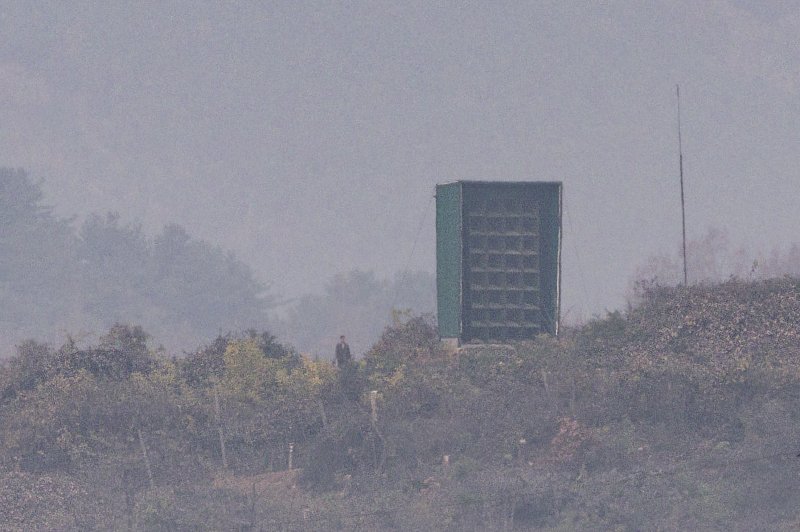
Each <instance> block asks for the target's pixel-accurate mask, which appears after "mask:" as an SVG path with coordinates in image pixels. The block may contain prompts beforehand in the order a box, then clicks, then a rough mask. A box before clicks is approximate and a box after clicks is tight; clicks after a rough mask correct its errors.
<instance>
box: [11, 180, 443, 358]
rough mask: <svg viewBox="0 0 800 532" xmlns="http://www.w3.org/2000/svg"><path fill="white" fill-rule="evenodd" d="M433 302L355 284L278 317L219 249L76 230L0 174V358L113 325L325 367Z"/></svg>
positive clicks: (333, 285) (424, 284) (186, 343)
mask: <svg viewBox="0 0 800 532" xmlns="http://www.w3.org/2000/svg"><path fill="white" fill-rule="evenodd" d="M274 290H277V291H279V290H280V286H279V285H276V286H274ZM434 297H435V288H434V281H433V276H432V275H430V274H399V275H398V276H397V277H396V279H394V280H392V281H385V280H380V279H378V278H377V277H376V276H375V275H374V274H371V273H363V272H351V273H350V274H344V275H339V276H336V277H334V278H333V279H332V280H331V281H330V283H329V284H328V289H327V291H326V293H324V294H321V295H315V296H311V295H309V296H306V297H303V298H300V299H299V300H298V301H296V302H294V303H290V304H289V305H288V306H287V305H284V307H283V308H282V309H280V310H281V312H280V314H279V317H275V315H274V313H271V311H273V310H274V307H275V301H276V297H275V295H274V292H271V291H270V290H268V287H267V285H266V284H265V283H264V282H262V281H261V280H259V279H257V278H256V276H255V275H254V273H253V271H252V270H251V269H250V268H249V267H248V266H247V265H246V264H244V263H243V262H242V261H240V260H238V259H237V258H236V257H235V256H234V255H233V254H231V253H229V252H225V251H224V250H223V249H222V248H220V247H218V246H214V245H211V244H209V243H207V242H204V241H202V240H198V239H196V238H192V237H191V236H190V235H189V234H188V233H187V232H186V230H184V229H183V228H182V227H180V226H178V225H167V226H165V227H164V228H163V230H162V231H161V232H160V233H159V234H157V235H155V236H149V235H146V234H145V233H144V232H143V231H142V228H141V227H140V226H139V225H137V224H132V223H128V222H124V221H122V219H121V218H120V216H119V215H117V214H103V215H97V214H95V215H91V216H89V217H87V218H86V219H85V221H83V223H81V224H76V223H75V221H74V220H72V219H64V218H60V217H57V216H56V215H55V214H54V213H53V212H52V210H51V209H50V208H49V207H48V206H47V204H46V203H45V202H44V197H43V193H42V190H41V188H40V186H39V185H38V184H37V183H35V182H33V181H32V180H31V179H30V177H29V176H28V175H27V174H26V173H25V172H24V171H23V170H14V169H8V168H0V357H5V356H8V355H9V354H10V353H12V352H13V350H14V346H15V345H17V344H19V343H20V342H21V341H23V340H25V339H31V338H32V339H37V340H42V341H50V342H56V343H58V342H61V341H63V340H64V338H65V337H66V336H67V335H69V336H70V337H72V338H73V339H74V340H76V341H78V342H80V341H83V340H85V341H94V340H96V339H97V338H98V337H99V336H100V335H102V334H104V333H105V331H107V330H108V329H109V327H111V326H112V325H113V324H115V323H123V324H135V325H141V326H142V327H143V328H144V330H145V331H146V332H147V333H148V334H149V335H150V336H151V337H152V341H151V344H152V345H159V344H161V345H164V346H165V347H166V348H167V349H168V350H169V351H170V352H172V353H173V354H180V353H181V351H187V350H193V349H196V348H198V347H199V345H198V344H199V343H202V342H210V341H211V340H213V338H214V337H215V336H217V335H220V334H225V333H227V332H229V331H233V332H237V331H243V330H245V329H251V328H252V329H259V330H263V329H274V330H276V331H277V332H279V333H280V334H281V335H282V337H283V338H285V339H286V340H288V341H289V342H295V343H296V344H297V347H298V348H299V349H301V350H303V351H305V352H309V353H312V354H319V355H323V356H324V355H325V354H326V353H327V346H329V345H330V346H332V345H333V344H334V343H335V341H336V337H337V336H338V334H339V333H340V332H341V333H342V334H348V336H350V337H351V338H352V341H351V343H352V344H353V345H354V347H355V348H357V349H364V348H366V347H367V344H368V343H370V342H371V341H373V340H374V339H375V338H377V337H378V335H379V333H380V331H381V329H382V328H383V327H384V326H385V325H386V324H387V323H389V321H390V316H391V308H392V306H393V304H394V305H395V306H397V307H401V308H413V309H414V310H415V311H418V312H426V311H433V309H434V308H435V307H434Z"/></svg>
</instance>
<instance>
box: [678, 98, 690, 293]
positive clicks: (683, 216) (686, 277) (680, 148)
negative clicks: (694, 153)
mask: <svg viewBox="0 0 800 532" xmlns="http://www.w3.org/2000/svg"><path fill="white" fill-rule="evenodd" d="M675 95H676V96H677V98H678V165H679V167H680V173H681V223H682V226H683V284H684V285H686V286H688V285H689V274H688V272H687V269H686V203H685V201H684V199H683V144H682V142H681V87H680V85H675Z"/></svg>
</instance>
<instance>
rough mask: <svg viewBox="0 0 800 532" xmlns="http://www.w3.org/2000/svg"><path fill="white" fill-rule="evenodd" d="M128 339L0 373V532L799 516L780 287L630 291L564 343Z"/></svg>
mask: <svg viewBox="0 0 800 532" xmlns="http://www.w3.org/2000/svg"><path fill="white" fill-rule="evenodd" d="M142 335H143V332H142V331H141V330H137V329H130V328H126V327H124V326H119V327H117V328H116V329H114V330H112V331H111V332H110V333H109V335H108V336H107V337H105V338H104V339H103V340H102V341H101V342H100V344H99V345H98V346H96V347H93V348H91V349H78V348H76V347H75V346H70V345H65V346H62V347H61V348H59V349H57V350H56V349H52V348H49V347H47V346H42V345H39V344H33V343H31V344H26V345H24V346H22V347H21V348H20V351H19V353H18V355H17V356H16V357H15V358H14V359H12V360H11V361H9V362H8V363H7V364H5V365H4V366H2V372H0V393H1V394H2V395H1V397H2V400H0V429H2V434H4V435H5V437H4V439H3V441H2V443H1V444H0V465H2V468H3V469H2V471H3V472H2V476H1V477H0V504H2V505H3V508H6V509H7V510H4V512H11V513H8V515H13V516H14V519H15V520H14V521H13V522H12V528H13V527H18V528H19V529H25V528H28V529H30V528H36V527H40V528H48V527H52V526H57V527H59V528H93V527H94V528H103V529H122V530H125V529H129V528H133V529H148V530H152V529H165V530H166V529H170V530H174V529H187V530H188V529H229V528H236V527H239V528H244V529H259V527H260V528H263V529H275V528H280V529H287V530H294V529H297V530H301V529H302V530H308V529H320V530H321V529H353V530H360V529H365V530H366V529H370V530H389V529H443V530H500V529H509V528H515V529H541V530H564V529H569V530H573V529H580V530H597V529H617V530H641V529H665V528H666V529H698V528H702V529H717V528H719V529H743V530H744V529H746V530H755V529H770V530H792V529H796V528H797V527H798V526H800V521H799V520H798V514H797V511H796V508H798V507H800V489H798V488H800V475H798V473H800V471H798V468H800V462H798V461H797V458H796V457H795V455H796V454H797V452H798V450H800V449H798V447H799V445H798V441H797V437H796V433H797V430H796V429H797V426H798V415H799V414H798V412H800V408H798V407H800V373H798V366H800V364H798V362H800V346H799V345H798V343H797V338H798V335H800V281H798V280H797V279H792V278H781V279H770V280H764V281H742V280H730V281H727V282H725V283H721V284H716V285H697V286H691V287H688V288H686V287H659V286H644V287H642V289H641V290H640V292H639V294H638V302H637V303H636V304H635V305H634V306H632V307H631V308H629V309H628V310H627V311H625V312H615V313H610V314H608V315H607V316H605V317H602V318H597V319H595V320H592V321H591V322H589V323H587V324H586V325H584V326H582V327H578V328H573V329H568V330H566V331H565V332H564V334H563V335H562V336H561V337H560V338H558V339H555V338H551V337H546V336H543V337H540V338H539V339H537V340H536V341H534V342H526V343H516V344H510V345H506V346H497V345H485V346H480V345H475V346H470V347H469V348H466V349H462V350H460V351H459V352H457V353H451V352H448V351H446V350H444V349H442V348H441V346H440V344H439V341H438V337H437V334H436V329H435V327H434V324H432V323H431V321H430V320H429V319H428V318H425V317H412V316H405V317H398V320H397V322H396V323H395V324H394V325H393V326H392V327H389V328H387V329H386V330H385V331H384V333H383V335H382V337H381V339H380V340H379V341H378V342H377V343H376V344H375V345H374V346H373V347H372V348H371V349H370V350H369V351H368V352H367V353H365V354H364V356H363V357H362V358H361V360H360V361H359V362H358V363H357V364H355V365H353V366H351V367H348V368H343V369H335V368H333V367H332V366H331V365H330V364H328V363H327V362H316V361H313V360H309V359H307V358H304V357H302V356H300V355H298V354H297V353H296V352H294V351H293V350H292V349H291V347H289V346H285V345H282V344H281V343H280V342H279V341H278V340H277V339H276V338H274V337H272V336H271V335H269V334H268V333H264V334H260V335H257V334H250V335H244V336H227V337H221V338H219V339H218V340H217V341H216V342H214V343H212V344H209V345H208V346H207V347H205V348H202V349H199V350H198V351H197V352H195V353H193V354H190V355H188V356H187V357H186V358H185V359H178V358H169V357H165V356H164V355H163V354H162V355H159V354H158V353H156V352H154V351H152V350H149V349H147V348H146V346H145V343H144V342H143V339H144V338H145V337H144V336H142ZM372 390H374V391H375V392H376V393H375V394H371V393H370V392H371V391H372ZM289 444H291V451H290V450H289ZM223 446H224V448H225V458H224V460H223V457H222V447H223ZM144 450H146V451H147V452H146V454H145V452H144ZM290 455H291V458H290ZM289 460H291V461H292V462H291V463H292V469H293V470H296V471H295V472H294V473H291V474H289V473H283V471H286V470H287V469H288V468H289ZM226 466H227V468H226ZM120 478H126V479H128V480H127V482H126V483H124V484H120V482H119V479H120ZM286 479H292V480H291V482H289V481H287V480H286ZM248 483H250V484H252V486H253V488H252V490H251V491H248V490H247V489H246V488H247V486H249V485H250V484H248ZM43 486H44V487H43ZM47 486H52V487H53V489H52V490H50V491H48V488H47ZM264 486H272V488H270V489H266V488H264ZM34 491H35V492H36V497H37V499H36V500H39V501H42V502H41V504H37V505H30V504H28V503H26V502H25V501H29V500H30V499H29V495H30V494H31V493H33V492H34ZM51 491H52V493H51ZM28 492H30V493H28ZM26 493H28V495H26ZM49 498H53V501H52V504H50V503H49V502H48V501H49ZM65 501H70V502H69V504H67V503H66V502H65ZM69 508H72V510H69ZM81 508H83V509H87V508H92V510H91V512H90V511H88V510H81ZM70 512H71V513H70Z"/></svg>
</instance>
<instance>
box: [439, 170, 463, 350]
mask: <svg viewBox="0 0 800 532" xmlns="http://www.w3.org/2000/svg"><path fill="white" fill-rule="evenodd" d="M461 215H462V213H461V183H449V184H446V185H437V186H436V294H437V300H436V308H437V319H438V323H439V336H440V337H441V338H460V337H461V282H462V278H461V275H462V273H461V272H462V268H461V260H462V242H461V238H462V237H461V235H462V230H461Z"/></svg>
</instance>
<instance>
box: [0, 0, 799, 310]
mask: <svg viewBox="0 0 800 532" xmlns="http://www.w3.org/2000/svg"><path fill="white" fill-rule="evenodd" d="M0 35H2V36H3V38H2V39H0V165H2V166H7V167H24V168H26V169H28V170H29V171H30V173H31V175H32V176H33V177H34V178H35V179H43V186H44V190H45V193H46V200H47V202H48V203H49V204H52V205H54V206H55V209H56V212H57V213H59V214H62V215H72V214H76V213H77V214H79V215H80V216H86V215H88V214H89V213H92V212H100V213H103V212H106V211H116V212H120V213H123V215H124V216H125V217H126V218H127V219H129V220H141V222H142V223H143V226H144V230H145V231H146V232H147V233H149V234H154V233H156V232H157V231H158V230H159V229H160V228H161V227H163V226H164V225H166V224H168V223H177V224H180V225H181V226H183V227H185V228H186V229H187V231H188V232H189V233H190V234H192V235H197V237H198V238H202V239H204V240H207V241H209V242H212V243H215V244H222V245H223V246H224V247H225V248H226V249H230V250H233V251H234V252H235V253H236V254H237V256H238V257H240V258H241V259H242V260H243V261H244V262H245V263H247V264H249V265H250V266H252V268H253V269H254V271H255V273H256V275H257V276H258V278H259V279H260V280H262V281H263V282H266V283H269V284H270V286H272V287H273V289H274V291H275V292H276V293H277V294H278V295H280V296H282V297H294V296H299V295H301V294H305V293H309V292H322V291H323V290H324V287H325V285H326V283H327V282H328V280H329V279H330V278H331V277H332V276H333V275H334V274H336V273H340V272H346V271H349V270H351V269H354V268H359V269H361V270H364V271H369V270H375V271H376V273H377V274H378V275H379V276H381V277H391V275H393V274H394V272H396V271H398V270H400V269H403V268H404V267H405V264H406V263H407V260H408V256H409V253H410V249H411V247H412V244H413V241H414V238H415V235H416V231H417V227H418V226H419V224H420V221H421V220H422V218H423V217H424V216H426V212H425V211H426V209H427V210H428V211H429V212H427V220H428V223H426V224H424V226H423V232H422V236H421V240H420V244H419V245H418V247H417V251H416V253H415V255H414V257H412V260H411V262H410V269H412V270H425V271H429V272H432V271H433V269H434V245H433V242H434V230H433V223H432V219H433V218H432V214H431V212H430V209H432V205H430V203H429V198H430V196H431V195H432V194H433V187H434V184H435V183H437V182H443V181H450V180H455V179H488V180H494V179H511V180H563V181H564V183H565V204H566V205H565V208H566V217H565V241H564V283H563V292H564V308H565V309H572V315H581V316H584V317H586V316H590V315H591V314H593V313H595V312H599V311H602V310H603V309H604V308H615V307H619V306H620V305H622V303H623V301H624V297H625V293H626V287H627V283H628V282H629V279H630V277H631V275H632V274H633V272H634V271H635V269H636V267H637V265H638V264H640V263H641V262H642V261H643V260H644V258H646V257H648V256H650V255H658V254H663V253H672V252H673V251H674V249H675V247H676V245H677V242H678V241H679V238H680V223H679V222H680V218H679V204H678V190H677V154H676V131H675V125H676V119H675V84H676V83H680V84H681V89H682V95H683V109H684V147H685V162H686V179H687V202H688V203H687V209H688V223H689V236H690V237H691V238H699V237H700V236H701V235H703V234H705V232H706V230H707V229H708V228H709V227H720V228H724V229H725V230H727V231H728V234H729V236H730V238H731V240H732V241H734V242H740V243H742V244H743V245H745V246H747V247H749V248H751V249H753V250H754V252H755V251H758V250H769V249H772V248H773V247H781V246H785V245H788V243H789V242H791V241H793V240H795V239H796V236H795V232H794V228H795V227H796V226H797V221H798V218H797V217H798V214H797V212H798V210H797V208H796V205H795V203H796V201H795V198H797V197H798V196H799V195H800V179H798V178H797V175H796V173H797V168H798V167H800V164H798V163H800V151H799V150H797V149H796V148H797V144H798V140H799V139H798V136H800V131H799V130H798V129H797V127H796V124H797V123H798V122H800V107H799V106H797V105H796V102H797V97H798V87H799V85H798V84H799V83H800V54H799V53H798V39H800V37H799V36H800V12H798V7H797V5H796V4H795V3H793V2H769V3H766V2H759V1H755V0H753V1H747V0H736V1H721V0H720V1H710V2H702V3H698V2H692V1H676V2H666V3H652V4H651V3H639V2H611V3H603V4H594V3H592V4H587V5H584V6H580V5H579V4H576V3H571V2H568V3H564V2H535V3H531V4H528V5H522V4H517V3H502V4H491V5H489V4H486V3H482V2H472V3H462V4H459V5H457V6H456V5H443V4H432V3H430V2H403V3H400V4H392V3H384V2H360V3H346V4H345V3H342V4H329V3H315V2H308V3H302V4H298V3H286V4H281V3H277V4H263V3H255V4H243V3H236V4H217V3H213V4H198V3H196V2H171V3H168V4H164V3H158V2H137V3H124V4H117V3H94V2H65V3H49V4H47V3H45V4H43V3H31V2H4V3H3V4H2V6H0Z"/></svg>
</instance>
